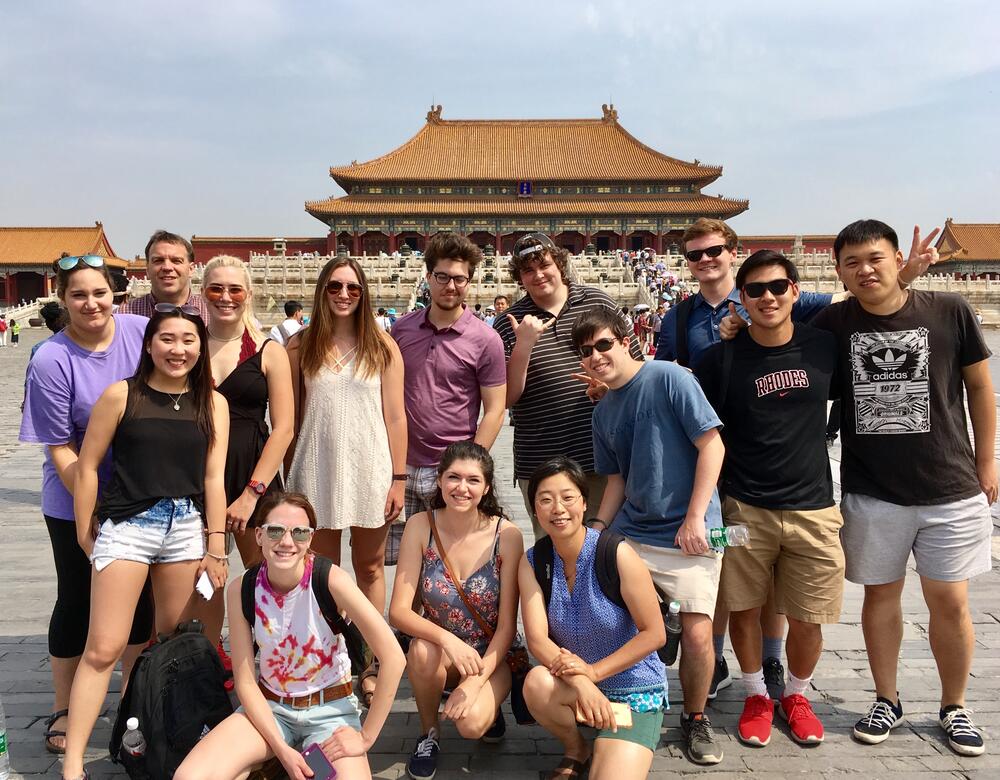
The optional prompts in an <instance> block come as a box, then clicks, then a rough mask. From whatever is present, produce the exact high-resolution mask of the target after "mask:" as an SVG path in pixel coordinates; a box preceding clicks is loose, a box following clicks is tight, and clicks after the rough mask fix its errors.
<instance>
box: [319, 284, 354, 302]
mask: <svg viewBox="0 0 1000 780" xmlns="http://www.w3.org/2000/svg"><path fill="white" fill-rule="evenodd" d="M345 287H346V288H347V297H348V298H350V299H351V300H354V301H356V300H357V299H358V298H360V297H361V290H362V287H361V285H360V284H358V283H357V282H347V283H346V284H345V283H344V282H338V281H336V280H334V281H332V282H327V283H326V294H327V295H340V291H341V290H343V289H344V288H345Z"/></svg>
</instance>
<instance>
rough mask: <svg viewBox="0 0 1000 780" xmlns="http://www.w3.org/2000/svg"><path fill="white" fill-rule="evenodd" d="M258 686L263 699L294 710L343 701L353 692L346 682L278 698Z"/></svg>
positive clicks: (264, 687) (261, 686) (266, 689)
mask: <svg viewBox="0 0 1000 780" xmlns="http://www.w3.org/2000/svg"><path fill="white" fill-rule="evenodd" d="M258 685H259V687H260V690H261V693H263V694H264V698H265V699H269V700H270V701H276V702H278V704H283V705H284V706H286V707H291V708H292V709H294V710H304V709H308V708H309V707H316V706H318V705H320V704H326V703H327V702H330V701H336V700H337V699H343V698H344V697H345V696H350V695H351V693H352V692H353V690H354V687H353V686H352V685H351V682H350V680H348V681H347V682H342V683H338V684H337V685H331V686H330V687H329V688H324V689H323V690H321V691H316V693H307V694H305V695H304V696H279V695H278V694H276V693H275V692H274V691H272V690H271V689H270V688H267V687H266V686H264V685H262V684H258Z"/></svg>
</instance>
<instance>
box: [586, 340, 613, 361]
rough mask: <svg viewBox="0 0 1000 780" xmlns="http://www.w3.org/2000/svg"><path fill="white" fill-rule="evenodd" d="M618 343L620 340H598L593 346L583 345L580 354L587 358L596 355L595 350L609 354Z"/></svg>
mask: <svg viewBox="0 0 1000 780" xmlns="http://www.w3.org/2000/svg"><path fill="white" fill-rule="evenodd" d="M616 341H618V339H598V340H597V341H595V342H594V343H593V344H581V345H580V354H581V355H583V356H584V357H585V358H589V357H590V356H591V355H593V354H594V350H595V349H596V350H597V351H598V352H607V351H608V350H609V349H611V348H612V347H613V346H614V345H615V342H616Z"/></svg>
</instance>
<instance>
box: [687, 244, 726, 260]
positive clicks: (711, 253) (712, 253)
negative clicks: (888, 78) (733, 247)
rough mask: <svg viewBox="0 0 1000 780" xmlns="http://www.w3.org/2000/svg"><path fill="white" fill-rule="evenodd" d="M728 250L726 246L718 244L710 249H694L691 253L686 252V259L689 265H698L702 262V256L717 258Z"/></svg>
mask: <svg viewBox="0 0 1000 780" xmlns="http://www.w3.org/2000/svg"><path fill="white" fill-rule="evenodd" d="M727 248H728V247H727V246H726V245H725V244H718V245H716V246H710V247H709V248H708V249H692V250H691V251H690V252H685V253H684V257H686V258H687V261H688V262H689V263H697V262H698V261H699V260H701V256H702V255H705V256H707V257H712V258H715V257H718V256H719V255H721V254H722V250H723V249H727Z"/></svg>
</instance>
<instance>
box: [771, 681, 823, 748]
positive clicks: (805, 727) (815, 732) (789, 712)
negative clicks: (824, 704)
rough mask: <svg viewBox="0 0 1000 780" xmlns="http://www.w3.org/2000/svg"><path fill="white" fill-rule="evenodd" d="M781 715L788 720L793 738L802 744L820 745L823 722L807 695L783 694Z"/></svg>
mask: <svg viewBox="0 0 1000 780" xmlns="http://www.w3.org/2000/svg"><path fill="white" fill-rule="evenodd" d="M781 717H783V718H784V719H785V720H787V721H788V730H789V731H791V733H792V739H794V740H795V741H796V742H798V743H799V744H800V745H818V744H819V743H820V742H822V741H823V724H822V723H820V722H819V718H817V717H816V713H815V712H813V708H812V705H811V704H810V703H809V699H807V698H806V697H805V696H800V695H799V694H795V695H793V696H782V697H781Z"/></svg>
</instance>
